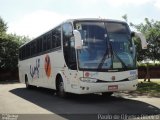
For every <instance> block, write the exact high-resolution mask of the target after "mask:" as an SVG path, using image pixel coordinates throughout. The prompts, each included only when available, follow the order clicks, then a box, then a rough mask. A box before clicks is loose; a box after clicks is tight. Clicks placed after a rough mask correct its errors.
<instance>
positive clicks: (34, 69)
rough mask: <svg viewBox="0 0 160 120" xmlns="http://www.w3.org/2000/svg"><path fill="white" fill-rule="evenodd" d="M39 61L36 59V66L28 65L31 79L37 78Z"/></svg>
mask: <svg viewBox="0 0 160 120" xmlns="http://www.w3.org/2000/svg"><path fill="white" fill-rule="evenodd" d="M39 67H40V59H36V65H35V66H31V65H30V75H31V77H32V79H33V78H39Z"/></svg>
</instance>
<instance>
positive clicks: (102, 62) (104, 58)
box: [97, 48, 108, 70]
mask: <svg viewBox="0 0 160 120" xmlns="http://www.w3.org/2000/svg"><path fill="white" fill-rule="evenodd" d="M107 54H108V50H107V48H106V51H105V54H104V55H103V58H102V60H101V61H100V63H99V65H98V68H97V69H98V70H99V69H100V68H102V66H103V64H104V62H105V60H106V56H107Z"/></svg>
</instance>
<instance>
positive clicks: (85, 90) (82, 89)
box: [78, 79, 138, 94]
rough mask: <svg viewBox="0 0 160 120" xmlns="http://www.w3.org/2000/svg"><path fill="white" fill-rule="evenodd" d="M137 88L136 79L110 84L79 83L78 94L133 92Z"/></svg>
mask: <svg viewBox="0 0 160 120" xmlns="http://www.w3.org/2000/svg"><path fill="white" fill-rule="evenodd" d="M137 86H138V79H136V80H132V81H123V82H110V83H87V82H80V86H79V90H78V91H79V92H78V94H89V93H102V92H116V91H134V90H136V89H137Z"/></svg>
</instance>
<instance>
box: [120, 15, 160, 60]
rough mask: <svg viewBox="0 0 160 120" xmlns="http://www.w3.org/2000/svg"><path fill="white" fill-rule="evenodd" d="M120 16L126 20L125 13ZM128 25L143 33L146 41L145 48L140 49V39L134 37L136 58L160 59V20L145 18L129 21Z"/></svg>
mask: <svg viewBox="0 0 160 120" xmlns="http://www.w3.org/2000/svg"><path fill="white" fill-rule="evenodd" d="M122 18H123V19H124V20H125V21H126V22H128V17H127V15H126V14H125V15H123V16H122ZM130 26H131V27H134V28H135V29H136V30H137V31H139V32H141V33H143V34H144V35H145V37H146V40H147V43H148V46H147V50H142V49H141V43H140V41H139V40H138V38H134V41H135V44H136V46H137V54H138V58H137V60H138V61H142V60H146V59H151V60H153V61H155V60H158V61H160V49H159V48H160V21H154V20H149V19H148V18H145V19H144V22H143V23H140V24H134V23H130Z"/></svg>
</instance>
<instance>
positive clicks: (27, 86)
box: [25, 75, 32, 89]
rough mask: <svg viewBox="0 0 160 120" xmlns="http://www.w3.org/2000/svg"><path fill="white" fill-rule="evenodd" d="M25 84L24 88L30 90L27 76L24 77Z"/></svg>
mask: <svg viewBox="0 0 160 120" xmlns="http://www.w3.org/2000/svg"><path fill="white" fill-rule="evenodd" d="M25 84H26V88H27V89H31V88H32V86H31V85H30V84H29V82H28V77H27V75H26V76H25Z"/></svg>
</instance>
